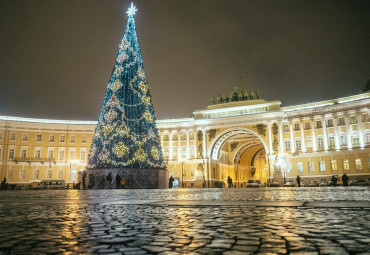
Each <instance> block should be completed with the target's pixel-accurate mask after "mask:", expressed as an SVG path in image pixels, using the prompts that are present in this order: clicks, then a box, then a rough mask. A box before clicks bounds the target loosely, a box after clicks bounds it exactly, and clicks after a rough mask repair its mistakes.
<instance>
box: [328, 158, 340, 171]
mask: <svg viewBox="0 0 370 255" xmlns="http://www.w3.org/2000/svg"><path fill="white" fill-rule="evenodd" d="M330 164H331V170H332V171H337V170H338V166H337V161H336V160H335V159H333V160H331V161H330Z"/></svg>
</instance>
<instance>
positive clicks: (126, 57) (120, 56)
mask: <svg viewBox="0 0 370 255" xmlns="http://www.w3.org/2000/svg"><path fill="white" fill-rule="evenodd" d="M126 59H128V55H127V54H126V52H123V53H122V54H121V55H119V57H118V62H119V63H123V62H124V61H125V60H126Z"/></svg>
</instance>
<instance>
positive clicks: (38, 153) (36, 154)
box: [35, 148, 41, 158]
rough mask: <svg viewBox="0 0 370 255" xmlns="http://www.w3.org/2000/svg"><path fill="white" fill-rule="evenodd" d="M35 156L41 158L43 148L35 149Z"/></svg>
mask: <svg viewBox="0 0 370 255" xmlns="http://www.w3.org/2000/svg"><path fill="white" fill-rule="evenodd" d="M35 158H41V149H39V148H36V149H35Z"/></svg>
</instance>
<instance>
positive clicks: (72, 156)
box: [69, 151, 76, 160]
mask: <svg viewBox="0 0 370 255" xmlns="http://www.w3.org/2000/svg"><path fill="white" fill-rule="evenodd" d="M75 154H76V152H75V151H70V152H69V160H75Z"/></svg>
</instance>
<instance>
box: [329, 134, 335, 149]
mask: <svg viewBox="0 0 370 255" xmlns="http://www.w3.org/2000/svg"><path fill="white" fill-rule="evenodd" d="M329 147H330V148H334V147H335V137H334V136H329Z"/></svg>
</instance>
